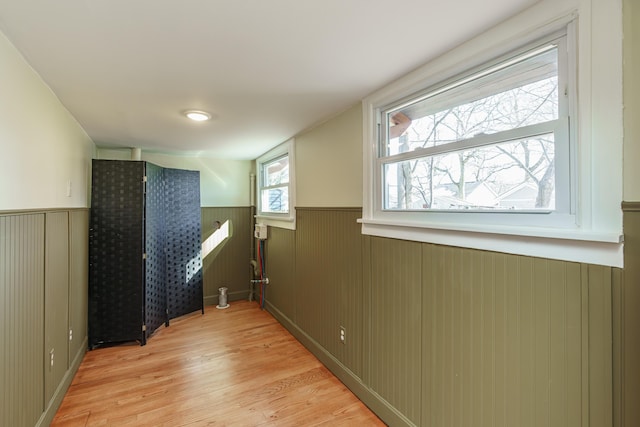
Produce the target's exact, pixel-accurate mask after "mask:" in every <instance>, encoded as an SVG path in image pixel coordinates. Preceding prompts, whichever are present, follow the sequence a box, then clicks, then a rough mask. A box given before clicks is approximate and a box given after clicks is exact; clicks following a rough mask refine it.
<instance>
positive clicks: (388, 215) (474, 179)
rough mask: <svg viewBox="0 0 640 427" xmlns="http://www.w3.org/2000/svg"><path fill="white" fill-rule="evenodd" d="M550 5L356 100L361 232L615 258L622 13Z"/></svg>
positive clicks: (617, 261) (584, 258)
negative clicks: (360, 114) (360, 123)
mask: <svg viewBox="0 0 640 427" xmlns="http://www.w3.org/2000/svg"><path fill="white" fill-rule="evenodd" d="M598 5H599V6H598V7H600V6H603V5H604V2H602V4H600V3H599V2H598ZM556 6H557V3H556V2H552V1H545V2H540V3H539V5H538V6H536V7H533V8H531V9H528V10H527V11H525V12H523V13H522V14H520V15H518V16H515V17H513V18H512V19H508V20H506V21H504V22H502V23H501V24H499V25H497V26H496V27H494V28H492V29H490V30H489V31H487V32H485V33H483V34H481V35H479V36H477V37H475V38H473V39H471V40H468V41H467V42H465V43H462V44H461V45H459V46H458V47H456V48H454V49H452V50H450V51H448V52H446V53H444V54H443V55H441V56H440V57H438V58H436V59H434V60H432V61H430V62H428V63H426V64H424V65H423V66H421V67H419V68H417V69H416V70H414V71H412V72H411V73H409V74H407V75H405V76H403V77H401V78H400V79H398V80H396V81H394V82H392V83H390V84H388V85H386V86H384V87H382V88H380V89H379V90H377V91H376V92H374V93H372V94H371V95H369V96H368V97H367V98H365V99H364V100H363V103H362V108H363V123H364V126H363V157H364V163H363V172H364V174H363V182H364V193H363V209H362V218H361V219H360V220H359V222H360V223H361V224H362V232H363V234H367V235H373V236H380V237H389V238H396V239H406V240H414V241H421V242H429V243H435V244H443V245H447V246H454V247H467V248H475V249H481V250H489V251H498V252H507V253H512V254H520V255H527V256H536V257H545V258H552V259H562V260H569V261H578V262H586V263H594V264H604V265H615V266H620V265H621V260H622V247H623V246H622V243H621V232H622V216H621V212H620V201H621V200H622V175H621V173H620V168H621V167H622V151H623V150H622V96H621V91H620V88H621V84H622V83H621V76H622V68H621V61H622V59H621V52H620V50H619V49H617V48H616V46H619V43H620V40H621V36H620V34H621V33H620V25H619V19H618V17H617V15H616V13H615V11H613V10H612V9H610V8H606V7H604V6H603V7H602V8H600V9H598V16H599V19H598V20H588V19H587V20H581V17H582V16H591V15H590V13H592V12H593V13H595V12H594V11H595V9H593V8H592V6H593V4H592V3H589V2H587V3H580V5H579V6H576V7H577V9H576V10H574V11H570V12H566V13H565V14H560V15H558V9H557V7H556ZM592 9H593V10H592ZM609 12H611V13H609ZM583 13H584V14H583ZM594 16H595V15H594ZM579 20H580V23H579V25H578V21H579ZM607 43H608V44H607ZM605 46H611V48H605Z"/></svg>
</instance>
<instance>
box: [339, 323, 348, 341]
mask: <svg viewBox="0 0 640 427" xmlns="http://www.w3.org/2000/svg"><path fill="white" fill-rule="evenodd" d="M340 342H341V343H342V344H345V343H346V342H347V330H346V329H345V328H344V326H340Z"/></svg>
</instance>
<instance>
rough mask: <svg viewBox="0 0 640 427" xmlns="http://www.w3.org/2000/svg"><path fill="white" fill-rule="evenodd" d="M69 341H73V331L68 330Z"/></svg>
mask: <svg viewBox="0 0 640 427" xmlns="http://www.w3.org/2000/svg"><path fill="white" fill-rule="evenodd" d="M69 341H73V329H69Z"/></svg>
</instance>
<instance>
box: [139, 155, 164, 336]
mask: <svg viewBox="0 0 640 427" xmlns="http://www.w3.org/2000/svg"><path fill="white" fill-rule="evenodd" d="M146 175H147V190H146V194H145V252H146V254H147V257H146V260H145V308H144V311H145V324H146V326H147V328H146V329H147V330H146V336H147V337H149V336H150V335H151V334H152V333H153V332H154V331H155V330H156V329H158V327H160V326H161V325H162V324H163V323H166V322H167V320H168V319H167V290H166V283H165V281H166V279H165V277H166V257H165V220H164V216H165V197H164V172H163V169H162V168H161V167H159V166H156V165H154V164H152V163H146Z"/></svg>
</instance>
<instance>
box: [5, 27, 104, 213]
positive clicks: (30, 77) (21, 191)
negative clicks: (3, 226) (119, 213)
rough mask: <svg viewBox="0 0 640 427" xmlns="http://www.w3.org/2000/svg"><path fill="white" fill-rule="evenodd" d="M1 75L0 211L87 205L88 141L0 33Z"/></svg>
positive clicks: (92, 148) (91, 151) (90, 150)
mask: <svg viewBox="0 0 640 427" xmlns="http://www.w3.org/2000/svg"><path fill="white" fill-rule="evenodd" d="M0 76H2V78H1V79H0V93H1V94H2V96H0V211H2V210H19V209H39V208H59V207H87V206H89V192H88V190H89V181H90V170H91V169H90V167H91V162H90V159H91V158H92V157H93V154H94V152H95V146H94V144H93V142H92V141H91V139H90V138H89V137H88V136H87V134H86V132H85V131H84V130H83V129H82V128H81V127H80V125H79V124H78V123H77V122H76V120H75V119H74V118H73V116H71V114H70V113H69V112H68V111H67V109H66V108H65V107H64V106H63V105H62V103H61V102H60V101H59V100H58V98H57V97H56V95H55V94H54V93H53V92H52V91H51V89H50V88H49V87H48V86H47V84H46V83H45V82H43V81H42V79H41V78H40V76H39V75H38V74H37V73H36V72H35V71H34V70H33V69H32V68H31V67H30V66H29V64H28V63H27V62H26V61H25V59H24V58H23V57H22V55H21V54H20V53H19V52H18V51H17V50H16V48H15V47H14V46H13V45H12V44H11V43H10V42H9V41H8V40H7V38H6V37H5V36H4V35H3V34H2V33H0ZM69 186H70V187H71V195H70V196H68V195H67V194H68V187H69Z"/></svg>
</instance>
